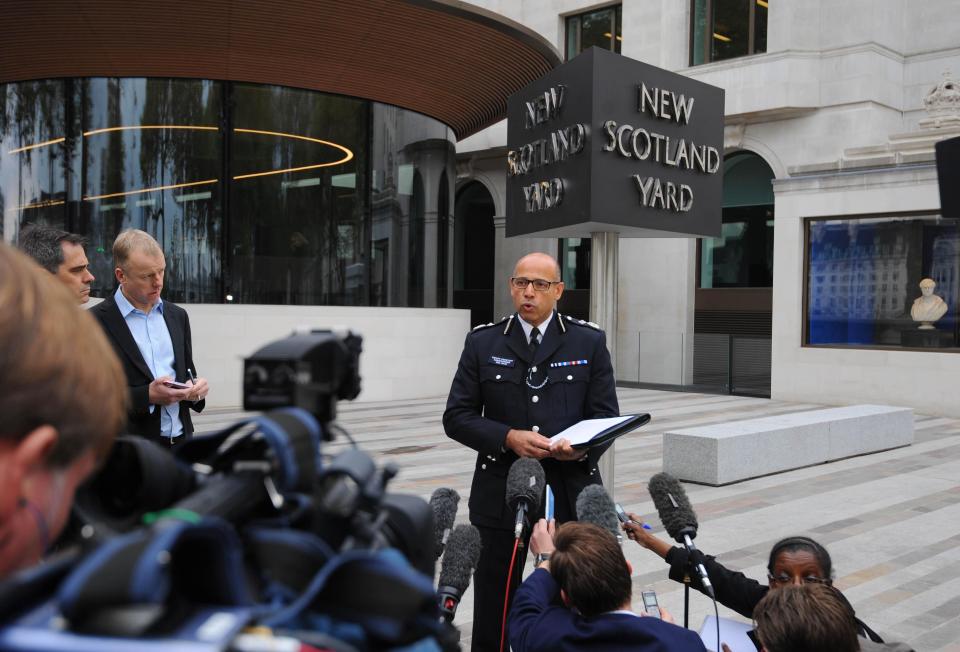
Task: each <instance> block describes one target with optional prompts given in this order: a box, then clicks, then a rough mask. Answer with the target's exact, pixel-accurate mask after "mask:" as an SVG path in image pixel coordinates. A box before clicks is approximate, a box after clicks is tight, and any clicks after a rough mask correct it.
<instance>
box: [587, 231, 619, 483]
mask: <svg viewBox="0 0 960 652" xmlns="http://www.w3.org/2000/svg"><path fill="white" fill-rule="evenodd" d="M590 238H591V239H592V241H591V249H590V321H592V322H593V323H595V324H598V325H599V326H600V328H602V329H603V330H604V331H605V332H606V334H607V348H608V349H609V350H610V360H611V363H612V364H614V365H616V362H617V281H618V274H619V263H620V256H619V254H620V234H619V233H609V232H606V231H604V232H597V233H591V234H590ZM613 377H614V378H616V377H617V375H616V369H614V375H613ZM615 448H616V442H614V443H613V444H612V445H611V446H610V448H608V449H607V452H606V453H604V454H603V457H601V458H600V463H599V465H598V466H599V468H600V475H601V476H602V477H603V484H604V486H605V487H606V488H607V492H608V493H609V494H610V496H611V497H612V496H613V489H614V481H615V477H614V463H615V460H616V451H615Z"/></svg>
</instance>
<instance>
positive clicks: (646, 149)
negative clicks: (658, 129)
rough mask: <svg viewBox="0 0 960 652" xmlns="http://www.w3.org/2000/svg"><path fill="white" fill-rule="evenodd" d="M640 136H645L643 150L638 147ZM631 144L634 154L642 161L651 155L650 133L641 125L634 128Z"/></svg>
mask: <svg viewBox="0 0 960 652" xmlns="http://www.w3.org/2000/svg"><path fill="white" fill-rule="evenodd" d="M640 136H643V141H644V142H643V150H641V149H640V148H639V147H637V138H638V137H640ZM630 146H631V149H632V151H633V155H634V156H636V157H637V158H638V159H639V160H641V161H644V160H646V158H647V157H648V156H650V134H648V133H647V130H646V129H643V128H641V127H637V128H636V129H634V131H633V138H631V139H630Z"/></svg>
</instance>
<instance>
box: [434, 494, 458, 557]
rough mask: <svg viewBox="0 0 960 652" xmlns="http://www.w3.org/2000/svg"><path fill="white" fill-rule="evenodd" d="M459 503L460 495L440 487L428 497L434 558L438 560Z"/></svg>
mask: <svg viewBox="0 0 960 652" xmlns="http://www.w3.org/2000/svg"><path fill="white" fill-rule="evenodd" d="M459 503H460V494H458V493H457V492H456V491H455V490H454V489H449V488H447V487H440V488H439V489H434V490H433V493H432V494H431V495H430V508H431V509H432V510H433V528H434V530H433V534H434V547H435V549H436V557H434V559H440V555H442V554H443V547H444V546H445V545H446V543H447V538H448V537H449V536H450V529H451V528H453V521H454V520H455V519H456V518H457V505H458V504H459Z"/></svg>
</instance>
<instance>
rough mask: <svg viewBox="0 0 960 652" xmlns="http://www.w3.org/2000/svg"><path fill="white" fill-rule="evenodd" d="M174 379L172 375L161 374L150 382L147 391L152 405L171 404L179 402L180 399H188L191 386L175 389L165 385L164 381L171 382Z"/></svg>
mask: <svg viewBox="0 0 960 652" xmlns="http://www.w3.org/2000/svg"><path fill="white" fill-rule="evenodd" d="M172 380H173V378H171V377H170V376H160V377H159V378H155V379H154V380H153V382H152V383H150V387H149V388H148V389H147V393H148V395H149V400H150V404H151V405H170V404H171V403H179V402H180V401H186V400H187V397H188V396H189V395H190V389H189V388H188V389H174V388H173V387H167V386H166V385H164V383H169V382H171V381H172Z"/></svg>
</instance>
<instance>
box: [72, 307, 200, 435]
mask: <svg viewBox="0 0 960 652" xmlns="http://www.w3.org/2000/svg"><path fill="white" fill-rule="evenodd" d="M90 314H91V315H93V316H94V317H95V318H96V319H97V321H98V322H100V325H101V326H102V327H103V331H104V332H105V333H106V334H107V339H109V340H110V343H111V344H113V348H114V350H115V351H116V352H117V356H118V357H119V358H120V362H121V364H123V371H124V373H125V374H126V376H127V386H128V387H129V389H130V405H129V409H128V411H127V428H126V431H125V432H128V433H131V434H135V435H142V436H144V437H159V436H160V410H158V409H155V410H154V411H153V414H151V413H150V398H149V386H150V383H151V382H153V379H154V378H153V374H152V373H151V372H150V367H148V366H147V363H146V362H144V360H143V356H142V355H141V354H140V349H139V348H138V347H137V343H136V341H135V340H134V339H133V335H132V334H131V333H130V328H129V327H128V326H127V322H126V321H124V319H123V316H122V315H121V314H120V308H118V307H117V302H116V301H115V300H114V298H113V295H112V294H111V295H110V296H108V297H107V298H106V299H104V300H103V301H101V302H100V303H98V304H97V305H95V306H94V307H93V308H91V309H90ZM163 320H164V321H165V322H166V323H167V330H168V331H169V332H170V341H171V342H172V343H173V368H174V371H175V372H176V380H178V381H180V382H186V381H187V380H189V376H188V375H187V369H188V368H189V369H192V370H193V373H194V375H198V374H197V367H196V366H195V365H194V362H193V343H192V341H191V337H190V318H189V317H187V311H186V310H184V309H183V308H181V307H180V306H178V305H175V304H173V303H171V302H169V301H164V302H163ZM204 405H206V401H197V402H196V403H191V402H190V401H182V402H181V403H180V421H181V423H183V434H184V435H186V436H189V435H191V434H192V433H193V421H192V420H191V419H190V409H191V408H192V409H193V410H194V411H195V412H201V411H202V410H203V408H204Z"/></svg>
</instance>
